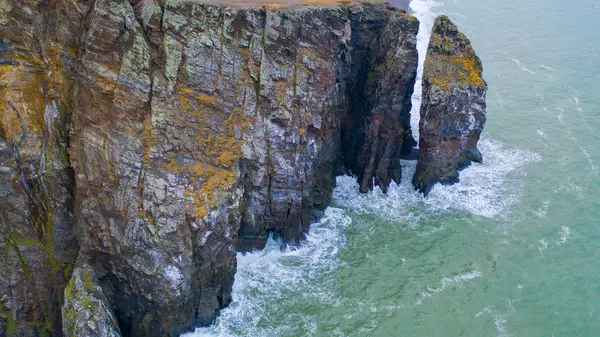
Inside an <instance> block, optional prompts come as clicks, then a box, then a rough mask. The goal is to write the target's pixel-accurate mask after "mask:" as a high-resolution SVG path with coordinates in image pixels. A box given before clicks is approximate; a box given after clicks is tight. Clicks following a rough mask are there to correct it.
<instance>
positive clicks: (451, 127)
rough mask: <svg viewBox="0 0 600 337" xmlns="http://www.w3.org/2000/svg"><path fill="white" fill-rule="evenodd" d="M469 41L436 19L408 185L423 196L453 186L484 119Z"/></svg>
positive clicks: (471, 156)
mask: <svg viewBox="0 0 600 337" xmlns="http://www.w3.org/2000/svg"><path fill="white" fill-rule="evenodd" d="M482 71H483V69H482V65H481V60H480V59H479V57H477V55H476V54H475V51H474V50H473V47H472V46H471V42H470V41H469V39H468V38H467V37H466V36H465V35H464V34H463V33H461V32H459V31H458V28H457V27H456V25H454V23H452V22H451V21H450V19H448V17H446V16H440V17H438V18H437V19H436V21H435V24H434V27H433V32H432V36H431V41H430V43H429V48H428V51H427V57H426V59H425V68H424V70H423V96H422V97H423V99H422V102H421V120H420V122H419V135H420V137H419V161H418V164H417V170H416V172H415V175H414V176H413V185H414V186H415V189H418V190H419V191H420V192H421V193H423V194H425V195H427V194H428V193H429V192H430V191H431V188H432V187H433V185H435V184H436V183H438V182H439V183H442V184H453V183H455V182H457V181H458V172H459V171H460V170H462V169H463V168H465V167H467V166H468V165H469V164H470V163H471V162H477V163H481V162H482V160H483V159H482V156H481V153H480V152H479V150H478V149H477V142H478V141H479V136H480V135H481V131H482V130H483V126H484V124H485V121H486V102H485V95H486V92H487V84H486V82H485V81H484V80H483V78H482Z"/></svg>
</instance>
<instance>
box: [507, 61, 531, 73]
mask: <svg viewBox="0 0 600 337" xmlns="http://www.w3.org/2000/svg"><path fill="white" fill-rule="evenodd" d="M512 60H513V62H514V63H515V64H516V65H517V66H519V68H521V70H523V71H525V72H528V73H530V74H531V75H535V71H533V70H531V69H528V68H525V67H524V66H523V64H522V63H521V61H519V60H517V59H515V58H513V59H512Z"/></svg>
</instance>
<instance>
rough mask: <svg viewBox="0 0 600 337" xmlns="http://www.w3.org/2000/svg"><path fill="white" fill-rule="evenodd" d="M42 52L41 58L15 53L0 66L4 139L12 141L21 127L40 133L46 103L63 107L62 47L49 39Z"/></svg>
mask: <svg viewBox="0 0 600 337" xmlns="http://www.w3.org/2000/svg"><path fill="white" fill-rule="evenodd" d="M41 51H42V57H38V56H36V55H34V54H33V53H27V54H26V53H18V54H14V55H12V57H11V56H9V57H10V58H12V60H11V63H9V64H2V65H0V134H1V135H2V136H3V137H4V138H6V139H9V140H12V141H15V140H16V139H17V138H18V137H19V136H20V135H21V134H22V133H23V131H24V130H23V127H25V128H26V129H27V130H29V131H40V130H42V129H43V128H44V123H45V121H44V111H45V108H46V105H47V104H56V105H57V106H62V107H64V106H66V102H65V98H66V97H67V93H66V91H67V90H68V89H67V85H66V81H65V79H64V75H63V72H62V61H61V54H62V46H61V45H60V44H59V43H58V42H57V41H52V40H49V41H48V42H47V43H46V44H45V45H42V46H41ZM9 54H10V53H9Z"/></svg>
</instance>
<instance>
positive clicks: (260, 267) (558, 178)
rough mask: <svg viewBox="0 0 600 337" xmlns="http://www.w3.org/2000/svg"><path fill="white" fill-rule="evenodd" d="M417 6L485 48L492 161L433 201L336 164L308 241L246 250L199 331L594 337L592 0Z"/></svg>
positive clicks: (598, 246)
mask: <svg viewBox="0 0 600 337" xmlns="http://www.w3.org/2000/svg"><path fill="white" fill-rule="evenodd" d="M411 6H412V9H413V11H415V13H416V14H417V15H418V16H419V18H420V19H421V21H422V26H423V28H424V30H426V29H427V27H430V25H431V22H432V20H433V17H434V15H436V14H438V13H444V14H448V15H449V16H450V17H451V18H452V19H453V20H454V21H455V22H456V23H457V24H458V26H459V27H460V28H461V30H462V31H463V32H465V33H466V34H467V35H468V36H469V37H470V38H471V40H472V42H473V45H474V47H475V49H476V51H477V52H478V54H479V55H480V57H481V59H482V60H483V64H484V68H485V71H484V75H485V78H486V80H487V81H488V84H489V93H488V123H487V125H486V131H485V134H484V137H483V140H482V141H481V143H480V146H481V150H482V152H483V154H484V159H485V163H484V164H483V165H474V166H472V167H470V168H468V169H466V170H465V171H463V172H462V174H461V183H460V184H457V185H454V186H451V187H440V186H436V188H435V189H434V190H433V192H432V193H431V194H430V196H429V198H428V199H423V198H422V197H421V196H419V195H417V194H416V193H414V192H413V191H412V188H411V186H410V184H409V180H410V179H405V180H406V181H405V182H403V183H402V184H401V185H400V186H397V187H393V188H391V189H390V192H389V194H388V195H383V194H381V193H380V192H379V191H374V192H373V193H370V194H367V195H360V194H358V193H357V190H358V186H357V185H356V184H355V182H354V181H353V179H351V178H349V177H340V178H338V187H337V188H336V190H335V192H334V202H333V203H332V207H330V208H329V209H328V210H327V212H326V216H325V218H324V219H323V221H321V222H320V223H318V224H315V225H313V227H312V229H311V232H310V234H309V237H308V240H307V242H306V243H305V244H304V245H303V246H301V247H300V248H298V249H296V250H290V251H285V252H281V251H280V250H279V248H278V245H277V243H276V242H273V241H271V242H270V243H269V246H268V247H267V248H266V249H265V250H264V251H262V252H256V253H253V254H247V255H245V256H241V255H240V256H239V268H238V269H239V271H238V274H237V275H236V281H235V284H234V303H233V304H232V305H231V306H230V307H229V308H228V309H226V310H224V311H223V313H222V315H221V317H220V318H218V320H217V322H216V323H215V325H213V326H211V327H209V328H206V329H199V330H198V331H197V332H196V333H194V334H192V336H253V337H255V336H522V337H530V336H556V337H558V336H600V223H599V222H600V214H599V213H600V172H599V171H600V133H599V132H598V131H597V130H599V129H600V118H599V117H600V94H599V93H600V76H599V75H598V65H599V61H600V42H599V40H598V33H599V32H600V28H598V27H599V26H598V19H599V18H600V2H598V1H597V0H573V1H568V2H567V1H564V0H561V1H559V0H520V1H509V0H496V1H492V0H453V1H449V0H446V1H443V0H439V1H431V0H417V1H413V3H412V5H411ZM419 40H420V46H421V48H423V46H426V43H427V34H422V35H421V36H420V37H419ZM415 100H417V102H418V97H415ZM403 165H404V168H405V172H406V173H405V177H407V176H409V175H410V174H411V172H412V171H414V162H403Z"/></svg>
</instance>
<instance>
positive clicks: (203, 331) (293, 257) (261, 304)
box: [182, 207, 352, 337]
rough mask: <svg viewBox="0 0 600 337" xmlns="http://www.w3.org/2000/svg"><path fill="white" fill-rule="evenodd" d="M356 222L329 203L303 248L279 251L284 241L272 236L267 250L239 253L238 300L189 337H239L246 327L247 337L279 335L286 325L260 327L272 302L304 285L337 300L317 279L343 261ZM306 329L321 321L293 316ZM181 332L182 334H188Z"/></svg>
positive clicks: (316, 297) (305, 290) (317, 296)
mask: <svg viewBox="0 0 600 337" xmlns="http://www.w3.org/2000/svg"><path fill="white" fill-rule="evenodd" d="M351 222H352V220H351V218H350V217H349V216H347V215H346V214H345V213H344V211H343V210H341V209H338V208H334V207H329V208H328V209H327V210H326V211H325V216H324V217H323V219H322V220H321V221H320V222H318V223H315V224H313V225H312V226H311V228H310V232H309V233H308V235H307V239H306V241H305V242H304V243H303V244H302V245H301V246H300V247H298V248H290V249H287V250H284V251H282V250H280V243H278V242H276V241H274V240H272V239H269V241H268V243H267V247H265V249H264V250H262V251H259V252H254V253H248V254H238V268H237V273H236V276H235V282H234V284H233V303H232V304H231V305H230V306H229V307H228V308H226V309H224V310H222V311H221V315H220V316H219V317H218V318H217V320H216V322H215V324H213V325H212V326H210V327H208V328H200V329H197V330H196V331H195V332H193V333H189V334H185V335H183V336H185V337H201V336H222V337H225V336H234V335H237V333H236V331H239V330H240V329H243V331H244V333H243V335H245V336H280V335H282V334H285V329H286V326H285V324H283V322H282V324H281V325H280V326H278V327H273V326H261V325H260V321H261V319H263V318H264V317H265V315H269V313H268V312H267V307H268V305H269V303H278V302H280V301H285V300H286V297H287V296H289V294H290V293H294V292H296V291H298V290H300V289H301V290H302V292H301V293H302V296H310V297H311V298H310V299H311V301H323V303H328V304H331V303H335V301H336V299H334V298H332V295H331V294H330V293H328V292H327V290H326V289H325V288H324V287H320V286H319V284H318V283H317V282H312V281H313V280H314V278H315V277H318V276H321V275H324V274H326V273H327V272H329V271H331V270H333V269H335V268H337V267H338V266H339V265H340V262H339V260H338V259H337V257H336V255H337V252H338V250H339V249H340V248H342V247H344V245H345V236H344V234H343V232H344V229H345V228H346V227H347V226H348V225H349V224H350V223H351ZM294 320H295V321H296V322H299V323H298V324H302V325H303V330H304V331H314V330H315V329H316V323H315V322H316V320H315V319H314V317H311V316H309V315H298V316H297V317H294ZM183 336H182V337H183Z"/></svg>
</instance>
